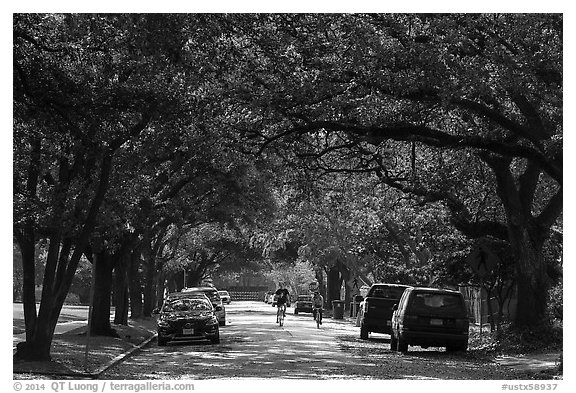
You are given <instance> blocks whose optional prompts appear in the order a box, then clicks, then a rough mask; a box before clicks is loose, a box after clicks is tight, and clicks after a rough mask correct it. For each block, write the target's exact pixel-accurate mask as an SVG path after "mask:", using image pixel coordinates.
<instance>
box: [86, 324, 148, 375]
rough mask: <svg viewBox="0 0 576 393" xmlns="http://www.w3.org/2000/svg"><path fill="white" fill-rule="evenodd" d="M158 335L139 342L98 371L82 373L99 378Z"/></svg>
mask: <svg viewBox="0 0 576 393" xmlns="http://www.w3.org/2000/svg"><path fill="white" fill-rule="evenodd" d="M156 336H157V334H156V333H154V334H153V335H152V336H150V337H148V338H147V339H146V340H144V341H142V342H141V343H140V344H138V345H137V346H135V347H134V348H130V349H129V350H127V351H126V352H124V353H122V354H120V355H118V356H116V357H115V358H114V359H112V360H110V361H109V362H108V363H106V364H105V365H104V366H102V367H100V368H99V369H97V370H96V371H94V372H91V373H82V375H83V376H86V377H89V378H98V376H99V375H100V374H102V373H103V372H104V371H106V370H108V369H109V368H110V367H112V366H113V365H115V364H116V363H118V362H120V361H122V360H124V358H126V357H128V356H130V355H131V354H132V353H133V352H135V351H138V350H140V349H142V348H143V347H145V346H146V345H148V343H149V342H150V341H152V340H154V339H155V338H156Z"/></svg>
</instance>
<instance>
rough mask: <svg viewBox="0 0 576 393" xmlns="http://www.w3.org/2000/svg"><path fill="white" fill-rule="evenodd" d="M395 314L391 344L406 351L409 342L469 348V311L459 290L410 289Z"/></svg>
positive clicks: (455, 349)
mask: <svg viewBox="0 0 576 393" xmlns="http://www.w3.org/2000/svg"><path fill="white" fill-rule="evenodd" d="M394 309H395V311H394V314H393V316H392V334H391V339H390V348H391V349H392V350H394V351H401V352H406V351H408V346H409V345H418V346H421V347H423V348H427V347H446V350H447V351H465V350H466V349H467V348H468V324H469V321H468V311H467V309H466V303H465V301H464V297H463V296H462V294H461V293H460V292H458V291H452V290H447V289H435V288H409V289H407V290H406V291H405V292H404V294H403V295H402V298H401V299H400V301H399V303H398V305H397V306H395V307H394Z"/></svg>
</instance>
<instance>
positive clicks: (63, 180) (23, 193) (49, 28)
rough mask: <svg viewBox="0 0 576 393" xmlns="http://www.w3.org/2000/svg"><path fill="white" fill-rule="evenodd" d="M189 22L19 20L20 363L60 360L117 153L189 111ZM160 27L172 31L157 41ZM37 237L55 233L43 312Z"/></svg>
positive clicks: (17, 207) (35, 17)
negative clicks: (75, 283) (59, 345)
mask: <svg viewBox="0 0 576 393" xmlns="http://www.w3.org/2000/svg"><path fill="white" fill-rule="evenodd" d="M182 18H184V17H183V16H182V17H179V16H163V15H151V16H140V15H128V16H125V15H115V16H108V17H101V16H99V15H58V14H51V15H37V14H26V15H24V14H15V15H14V89H13V94H14V132H13V137H14V237H15V240H16V242H17V243H18V245H19V248H20V250H21V253H22V261H23V302H24V314H25V322H26V342H25V343H23V344H22V345H20V346H19V349H18V356H20V357H22V358H26V359H40V360H44V359H48V358H49V357H50V356H49V353H50V344H51V340H52V336H53V332H54V327H55V325H56V321H57V319H58V315H59V312H60V309H61V307H62V304H63V302H64V299H65V298H66V295H67V293H68V290H69V288H70V285H71V282H72V279H73V277H74V273H75V271H76V267H77V266H78V262H79V260H80V258H81V256H82V255H83V254H84V253H85V252H86V248H87V246H88V245H89V241H90V238H91V235H92V232H93V229H94V228H95V226H96V225H97V220H98V213H99V210H100V208H101V206H102V204H103V202H104V199H105V196H106V193H107V191H108V189H109V185H110V178H111V176H112V175H113V172H114V170H113V169H114V158H115V156H116V154H117V152H118V151H119V150H120V149H122V148H125V147H126V146H127V145H128V146H129V145H130V143H138V142H137V140H138V137H139V136H140V135H141V134H142V133H143V132H144V131H145V130H150V129H151V128H150V127H151V125H152V124H154V125H155V126H156V127H160V126H161V124H162V123H161V122H160V121H159V119H160V118H161V117H162V116H164V117H169V116H170V114H171V112H170V111H171V110H172V109H174V108H181V106H180V105H177V102H176V101H177V100H179V99H184V100H186V99H188V98H190V93H191V92H193V91H194V90H192V89H187V88H186V87H185V83H183V80H184V79H185V77H186V76H187V74H186V72H183V71H182V72H179V69H178V64H180V63H179V62H181V60H182V59H180V58H179V57H178V54H179V52H180V50H181V49H182V46H183V45H184V44H185V43H186V41H180V40H181V39H182V35H180V34H177V32H178V31H179V26H180V24H179V22H178V21H179V19H182ZM177 22H178V23H177ZM158 29H160V30H163V31H165V32H168V31H170V30H171V29H174V30H172V31H171V32H172V33H174V34H168V33H166V34H163V35H162V37H163V40H158V37H157V36H156V34H157V31H158ZM151 38H154V39H151ZM160 41H162V42H160ZM181 70H182V68H180V71H181ZM190 74H192V73H189V74H188V75H190ZM194 75H197V74H194ZM178 93H187V94H178ZM188 111H190V107H188ZM165 124H166V123H165ZM39 239H46V240H47V243H48V253H47V257H46V263H45V273H44V276H43V294H42V298H41V302H40V308H39V310H38V314H36V305H35V302H36V299H35V295H34V288H35V283H36V282H35V278H34V276H35V269H34V260H35V254H34V246H35V244H36V242H37V241H38V240H39Z"/></svg>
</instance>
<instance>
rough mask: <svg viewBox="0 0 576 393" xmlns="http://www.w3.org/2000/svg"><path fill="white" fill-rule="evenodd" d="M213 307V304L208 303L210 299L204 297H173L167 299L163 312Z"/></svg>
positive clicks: (205, 309)
mask: <svg viewBox="0 0 576 393" xmlns="http://www.w3.org/2000/svg"><path fill="white" fill-rule="evenodd" d="M211 309H212V305H211V304H210V303H208V301H206V300H204V299H188V298H184V299H172V300H170V299H169V300H168V301H166V303H165V304H164V307H163V308H162V311H163V312H172V311H210V310H211Z"/></svg>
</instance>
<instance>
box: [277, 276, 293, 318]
mask: <svg viewBox="0 0 576 393" xmlns="http://www.w3.org/2000/svg"><path fill="white" fill-rule="evenodd" d="M275 295H278V299H276V307H278V308H280V307H282V312H283V313H284V317H286V305H287V304H290V292H289V291H288V289H286V288H284V285H283V284H282V283H280V288H278V289H277V290H276V293H275Z"/></svg>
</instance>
